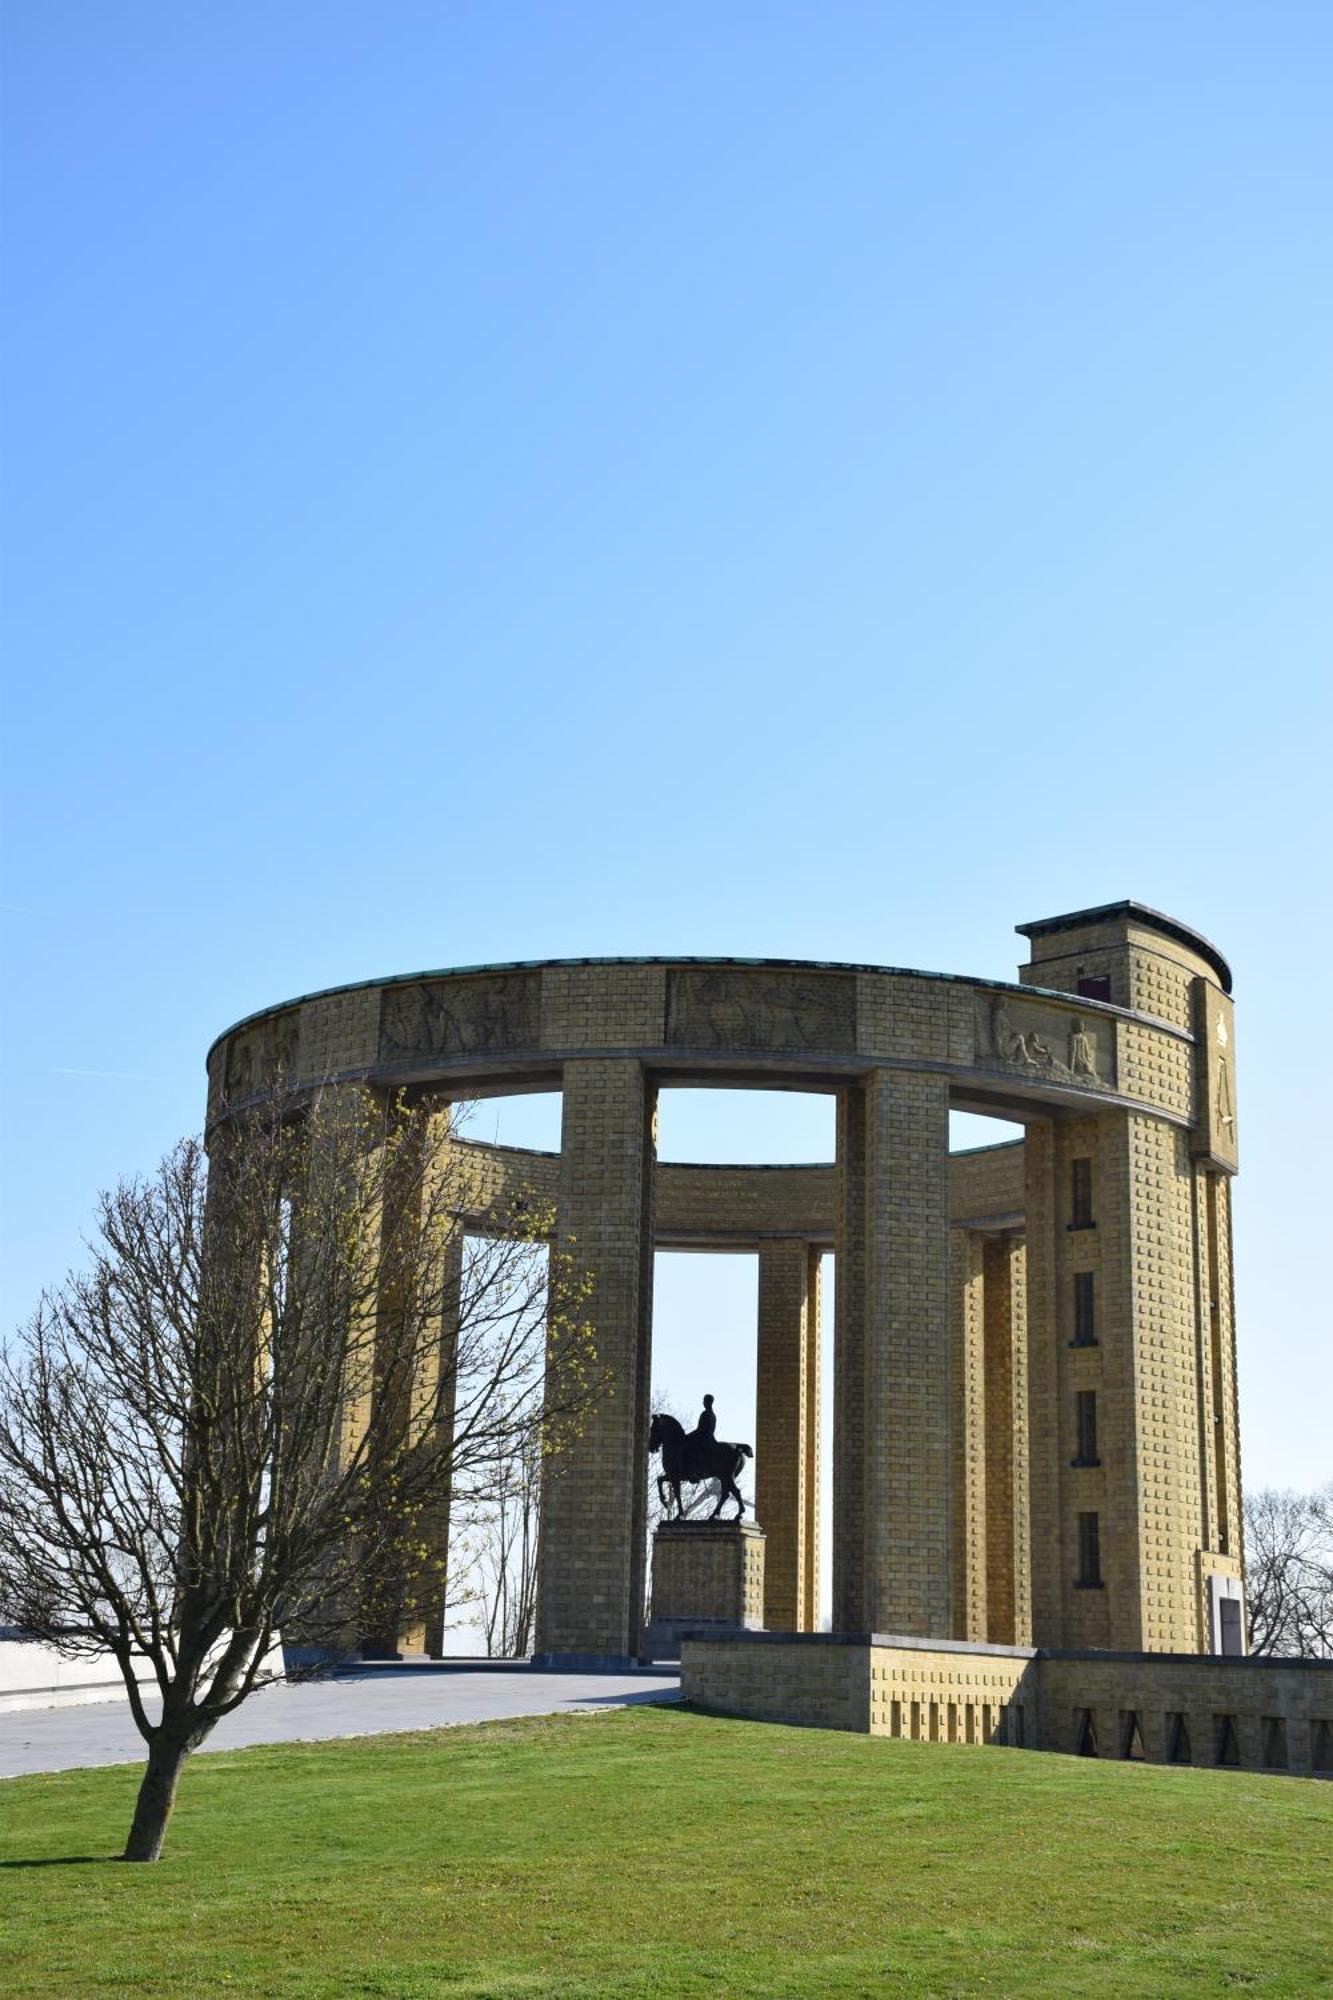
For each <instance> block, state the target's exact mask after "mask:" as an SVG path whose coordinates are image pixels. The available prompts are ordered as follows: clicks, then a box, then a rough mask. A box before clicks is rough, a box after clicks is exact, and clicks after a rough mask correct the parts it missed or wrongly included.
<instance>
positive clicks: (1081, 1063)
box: [1069, 1014, 1101, 1083]
mask: <svg viewBox="0 0 1333 2000" xmlns="http://www.w3.org/2000/svg"><path fill="white" fill-rule="evenodd" d="M1069 1071H1070V1075H1071V1076H1072V1077H1073V1078H1074V1080H1075V1082H1086V1083H1100V1082H1101V1078H1100V1077H1099V1076H1098V1074H1097V1044H1096V1042H1095V1041H1094V1040H1093V1038H1092V1036H1091V1035H1090V1034H1089V1033H1088V1031H1087V1029H1086V1028H1085V1027H1084V1025H1083V1022H1082V1020H1081V1019H1080V1017H1079V1016H1078V1015H1077V1014H1076V1015H1075V1016H1074V1020H1073V1024H1072V1025H1071V1027H1070V1030H1069Z"/></svg>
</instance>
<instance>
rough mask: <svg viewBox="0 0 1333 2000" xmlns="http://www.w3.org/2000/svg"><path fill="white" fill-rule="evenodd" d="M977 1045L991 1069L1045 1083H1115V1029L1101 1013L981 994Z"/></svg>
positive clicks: (1107, 1085)
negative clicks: (1080, 1012) (1065, 1009)
mask: <svg viewBox="0 0 1333 2000" xmlns="http://www.w3.org/2000/svg"><path fill="white" fill-rule="evenodd" d="M977 1010H978V1019H977V1049H978V1054H979V1056H980V1058H981V1060H982V1061H983V1062H985V1063H986V1064H987V1066H988V1067H994V1068H999V1069H1007V1070H1011V1071H1012V1072H1013V1073H1014V1075H1015V1076H1022V1077H1026V1078H1027V1079H1028V1080H1029V1081H1030V1082H1039V1081H1040V1080H1041V1079H1042V1078H1043V1077H1046V1078H1049V1079H1050V1081H1051V1082H1052V1083H1066V1084H1068V1083H1074V1084H1080V1085H1082V1086H1083V1087H1084V1088H1086V1089H1090V1090H1095V1089H1099V1088H1100V1089H1103V1090H1109V1089H1113V1088H1114V1086H1115V1028H1114V1024H1113V1023H1112V1022H1110V1021H1106V1020H1103V1019H1102V1018H1101V1016H1099V1015H1092V1014H1070V1013H1066V1012H1065V1011H1064V1010H1063V1009H1062V1008H1054V1007H1043V1006H1038V1005H1035V1004H1034V1003H1033V1002H1031V1001H1025V1000H1018V999H1015V998H1014V997H1012V996H1011V995H1009V994H994V995H992V996H991V997H990V998H989V999H987V998H985V997H984V996H981V995H978V998H977Z"/></svg>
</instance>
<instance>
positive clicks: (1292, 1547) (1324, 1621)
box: [1245, 1485, 1333, 1659]
mask: <svg viewBox="0 0 1333 2000" xmlns="http://www.w3.org/2000/svg"><path fill="white" fill-rule="evenodd" d="M1245 1581H1246V1599H1247V1605H1248V1610H1249V1619H1250V1651H1251V1652H1252V1653H1267V1654H1274V1655H1278V1656H1280V1657H1285V1658H1289V1659H1290V1658H1305V1659H1328V1658H1330V1657H1333V1485H1329V1486H1326V1487H1324V1488H1323V1489H1322V1490H1321V1491H1320V1492H1317V1493H1279V1492H1275V1491H1274V1490H1273V1489H1272V1488H1268V1489H1266V1490H1265V1491H1264V1492H1262V1493H1249V1494H1247V1495H1246V1497H1245Z"/></svg>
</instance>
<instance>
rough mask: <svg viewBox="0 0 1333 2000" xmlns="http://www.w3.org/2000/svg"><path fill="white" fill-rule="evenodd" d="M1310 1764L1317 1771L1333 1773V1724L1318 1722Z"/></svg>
mask: <svg viewBox="0 0 1333 2000" xmlns="http://www.w3.org/2000/svg"><path fill="white" fill-rule="evenodd" d="M1310 1764H1311V1768H1312V1769H1314V1770H1316V1771H1333V1723H1328V1722H1316V1724H1315V1726H1314V1742H1313V1743H1312V1744H1311V1746H1310Z"/></svg>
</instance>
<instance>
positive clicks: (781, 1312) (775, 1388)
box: [755, 1240, 819, 1632]
mask: <svg viewBox="0 0 1333 2000" xmlns="http://www.w3.org/2000/svg"><path fill="white" fill-rule="evenodd" d="M756 1433H757V1434H756V1439H755V1449H756V1470H755V1513H756V1516H757V1518H758V1521H759V1525H760V1527H761V1528H762V1529H763V1530H764V1533H765V1535H766V1536H767V1557H766V1566H765V1583H764V1624H765V1625H766V1626H767V1628H768V1630H769V1631H770V1632H812V1631H813V1630H814V1629H815V1621H816V1617H817V1615H818V1602H819V1601H818V1571H817V1562H818V1532H819V1531H818V1516H817V1505H818V1491H819V1455H818V1454H819V1253H818V1251H817V1250H812V1249H811V1248H810V1246H809V1244H807V1243H805V1242H802V1241H799V1240H797V1241H792V1242H783V1243H767V1244H765V1245H764V1246H763V1247H762V1249H761V1250H760V1252H759V1367H758V1398H757V1415H756Z"/></svg>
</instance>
